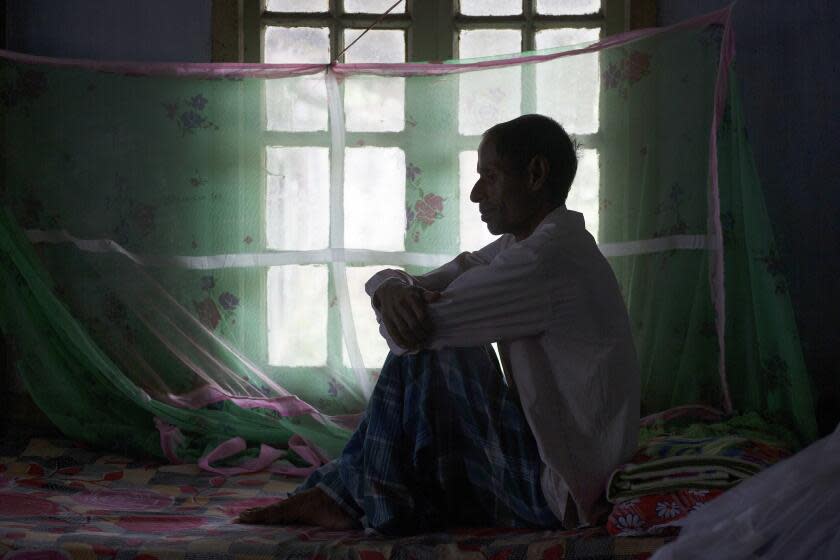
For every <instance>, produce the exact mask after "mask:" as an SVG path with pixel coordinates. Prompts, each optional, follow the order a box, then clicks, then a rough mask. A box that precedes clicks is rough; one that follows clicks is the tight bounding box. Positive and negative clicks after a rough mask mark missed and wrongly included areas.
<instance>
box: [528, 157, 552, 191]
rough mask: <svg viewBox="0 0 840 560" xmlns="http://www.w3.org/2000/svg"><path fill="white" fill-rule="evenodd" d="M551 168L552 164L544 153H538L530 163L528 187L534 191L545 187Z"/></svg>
mask: <svg viewBox="0 0 840 560" xmlns="http://www.w3.org/2000/svg"><path fill="white" fill-rule="evenodd" d="M550 169H551V165H550V164H549V163H548V158H546V157H545V156H544V155H542V154H537V155H535V156H534V157H532V158H531V161H530V162H529V163H528V189H529V190H531V191H534V192H536V191H539V190H541V189H543V188H544V187H545V184H546V182H548V172H549V171H550Z"/></svg>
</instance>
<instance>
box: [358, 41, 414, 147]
mask: <svg viewBox="0 0 840 560" xmlns="http://www.w3.org/2000/svg"><path fill="white" fill-rule="evenodd" d="M361 32H362V30H361V29H347V30H345V31H344V44H345V45H349V44H350V43H351V42H352V41H353V40H354V39H356V37H358V36H359V34H361ZM344 57H345V62H348V63H354V62H405V32H404V31H400V30H391V29H387V30H373V31H369V32H368V33H367V34H366V35H365V36H364V37H362V38H361V39H360V40H359V41H358V42H357V43H356V44H355V45H353V47H352V48H350V49H349V50H348V51H347V52H346V53H345V55H344ZM371 107H376V110H375V111H372V110H371ZM344 110H345V115H346V121H345V122H346V126H347V130H349V131H351V132H397V131H400V130H402V129H403V128H405V79H404V78H386V77H382V76H357V77H354V79H352V80H349V81H347V82H346V85H345V88H344Z"/></svg>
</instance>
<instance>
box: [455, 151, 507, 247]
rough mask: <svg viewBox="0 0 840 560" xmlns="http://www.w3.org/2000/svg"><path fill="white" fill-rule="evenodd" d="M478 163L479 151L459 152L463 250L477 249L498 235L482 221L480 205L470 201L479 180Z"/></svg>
mask: <svg viewBox="0 0 840 560" xmlns="http://www.w3.org/2000/svg"><path fill="white" fill-rule="evenodd" d="M477 163H478V152H476V151H474V150H473V151H469V152H461V153H460V154H458V169H459V171H458V177H459V183H460V189H459V193H460V204H459V209H460V213H461V214H460V224H459V228H460V234H461V237H460V239H461V244H460V245H461V251H475V250H476V249H480V248H482V247H484V246H485V245H487V244H488V243H490V242H492V241H493V240H494V239H496V238H497V237H498V236H496V235H493V234H492V233H490V232H489V231H488V230H487V224H485V223H484V222H482V221H481V214H479V212H478V205H477V204H475V203H474V202H472V201H470V192H471V191H472V188H473V185H475V182H476V181H478V173H477V172H476V170H475V169H476V165H477Z"/></svg>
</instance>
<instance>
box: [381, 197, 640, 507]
mask: <svg viewBox="0 0 840 560" xmlns="http://www.w3.org/2000/svg"><path fill="white" fill-rule="evenodd" d="M396 280H398V281H402V282H404V283H406V284H409V285H417V286H420V287H423V288H425V289H427V290H433V291H439V292H441V298H440V300H439V301H437V302H435V303H432V304H429V314H430V317H431V320H432V326H433V334H432V336H431V337H430V339H429V340H428V341H427V342H426V343H425V345H424V346H425V347H426V348H430V349H437V348H443V347H465V346H474V345H479V344H486V343H490V342H498V343H499V344H498V346H499V353H500V355H501V356H500V357H501V360H502V364H503V365H504V367H505V371H506V374H507V376H508V378H509V379H512V381H513V383H514V384H515V387H516V390H517V391H518V394H519V398H520V401H521V404H522V409H523V411H524V413H525V417H526V419H527V421H528V425H529V426H530V428H531V431H532V432H533V434H534V436H535V439H536V441H537V446H538V449H539V452H540V457H541V458H542V461H543V464H544V468H543V471H542V473H541V484H542V488H543V492H544V494H545V496H546V499H547V500H548V503H549V506H550V507H551V509H552V511H553V512H554V514H555V515H556V516H557V517H558V518H559V519H561V520H565V519H566V504H567V500H568V498H569V496H571V498H572V500H573V501H574V503H575V505H576V506H577V508H576V509H577V517H578V519H579V520H580V522H582V523H591V522H594V521H595V520H596V519H597V518H598V516H599V515H600V514H601V513H602V512H601V511H598V507H599V505H600V498H601V496H602V494H603V493H604V489H605V485H606V483H607V479H608V477H609V475H610V473H611V472H612V470H613V469H614V468H615V467H616V466H617V465H618V464H620V463H621V462H623V461H626V460H627V459H629V457H630V456H631V455H632V454H633V452H634V451H635V449H636V443H637V441H636V440H637V435H638V430H639V391H640V388H639V384H640V379H639V365H638V361H637V358H636V351H635V348H634V345H633V339H632V336H631V332H630V324H629V320H628V316H627V310H626V308H625V305H624V301H623V299H622V297H621V293H620V291H619V288H618V283H617V281H616V279H615V275H614V274H613V272H612V269H611V268H610V266H609V264H608V263H607V261H606V259H605V258H604V257H603V255H602V254H601V252H600V251H599V250H598V247H597V246H596V244H595V240H594V239H593V238H592V236H591V235H590V234H589V232H587V231H586V229H585V227H584V221H583V216H582V215H581V214H580V213H578V212H573V211H569V210H566V209H565V208H564V207H560V208H557V209H556V210H554V211H552V212H551V213H550V214H549V215H548V216H547V217H546V218H545V219H544V220H543V221H542V222H541V223H540V225H539V226H537V228H536V229H535V230H534V232H533V233H532V234H531V235H530V236H529V237H527V238H526V239H524V240H522V241H520V242H517V241H516V239H515V238H514V237H513V236H512V235H510V234H507V235H503V236H502V237H500V238H499V239H497V240H496V241H494V242H493V243H491V244H489V245H487V246H486V247H484V248H483V249H481V250H479V251H476V252H472V253H462V254H461V255H459V256H458V257H456V258H455V259H454V260H453V261H451V262H449V263H447V264H445V265H443V266H442V267H440V268H438V269H436V270H434V271H432V272H430V273H428V274H425V275H423V276H418V277H413V276H411V275H409V274H407V273H405V272H403V271H400V270H393V269H389V270H383V271H381V272H378V273H377V274H375V275H374V276H373V277H372V278H371V279H370V280H369V281H368V282H367V284H366V285H365V289H366V291H367V293H368V295H370V296H371V297H373V294H374V293H375V292H376V290H377V289H378V288H379V286H381V285H382V283H383V282H386V281H396ZM377 318H378V319H380V333H381V334H382V336H383V337H385V339H386V341H387V342H388V345H389V347H390V348H391V351H392V352H394V353H396V354H404V353H406V352H407V350H406V349H404V348H401V347H400V346H398V345H397V344H396V343H395V342H394V341H393V340H392V339H391V337H390V335H389V334H388V331H387V330H386V329H385V327H384V325H383V324H382V321H381V318H380V316H379V313H378V311H377Z"/></svg>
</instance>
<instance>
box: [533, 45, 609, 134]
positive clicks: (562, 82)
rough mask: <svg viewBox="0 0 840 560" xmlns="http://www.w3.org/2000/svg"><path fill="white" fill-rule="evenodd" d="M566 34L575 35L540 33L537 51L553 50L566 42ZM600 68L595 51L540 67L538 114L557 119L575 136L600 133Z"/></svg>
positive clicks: (538, 68)
mask: <svg viewBox="0 0 840 560" xmlns="http://www.w3.org/2000/svg"><path fill="white" fill-rule="evenodd" d="M551 31H554V30H551ZM557 31H563V32H565V31H566V30H557ZM564 35H565V36H566V37H570V36H572V34H560V33H551V32H549V31H544V32H540V33H537V41H536V43H537V48H538V49H543V48H550V47H551V46H554V45H556V44H557V42H559V41H562V40H564ZM595 38H597V37H595ZM598 68H599V66H598V53H595V52H593V53H588V54H581V55H575V56H569V57H561V58H557V59H555V60H552V61H550V62H545V63H543V64H540V65H539V66H537V112H538V113H542V114H544V115H548V116H550V117H552V118H554V119H556V120H557V121H558V122H559V123H560V124H562V125H563V127H564V128H565V129H566V131H567V132H570V133H572V134H591V133H594V132H597V131H598V100H599V96H600V90H599V84H600V79H599V76H600V74H599V70H598Z"/></svg>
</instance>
